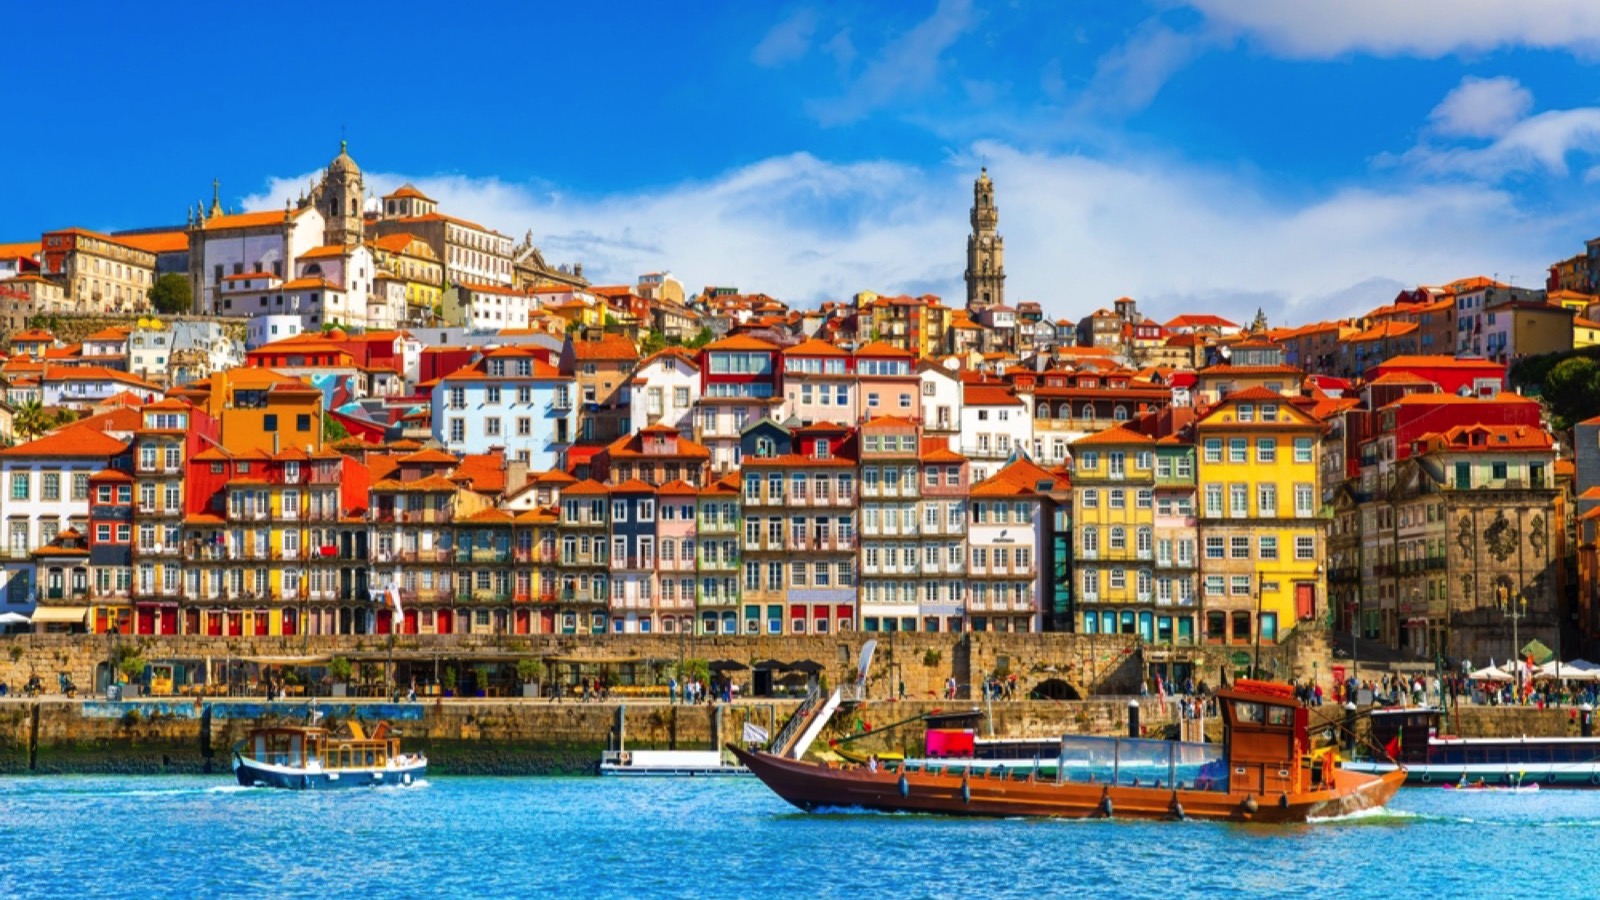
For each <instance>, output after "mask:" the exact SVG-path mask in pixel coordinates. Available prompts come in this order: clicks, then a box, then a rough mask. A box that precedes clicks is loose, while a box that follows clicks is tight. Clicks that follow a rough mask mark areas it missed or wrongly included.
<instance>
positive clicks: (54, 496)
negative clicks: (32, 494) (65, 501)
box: [39, 472, 61, 500]
mask: <svg viewBox="0 0 1600 900" xmlns="http://www.w3.org/2000/svg"><path fill="white" fill-rule="evenodd" d="M39 494H40V497H41V499H44V500H60V499H61V475H60V473H58V472H46V473H44V476H43V482H42V483H41V484H40V487H39Z"/></svg>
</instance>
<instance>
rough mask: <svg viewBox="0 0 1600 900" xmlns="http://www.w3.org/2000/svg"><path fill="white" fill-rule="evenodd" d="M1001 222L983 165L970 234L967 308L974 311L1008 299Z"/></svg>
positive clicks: (975, 187) (975, 188) (974, 189)
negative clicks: (996, 229) (999, 230)
mask: <svg viewBox="0 0 1600 900" xmlns="http://www.w3.org/2000/svg"><path fill="white" fill-rule="evenodd" d="M999 224H1000V211H999V210H998V209H996V208H995V205H994V182H992V181H990V180H989V170H988V168H984V169H982V170H980V171H979V172H978V180H977V181H976V182H974V183H973V185H972V234H971V235H969V236H968V237H967V274H966V279H967V309H969V310H971V311H972V312H973V313H980V312H982V311H984V310H986V309H988V308H989V307H991V306H1001V305H1004V303H1005V302H1006V242H1005V238H1003V237H1001V236H1000V235H999V234H997V233H995V228H996V227H997V226H998V225H999Z"/></svg>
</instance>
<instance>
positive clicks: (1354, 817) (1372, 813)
mask: <svg viewBox="0 0 1600 900" xmlns="http://www.w3.org/2000/svg"><path fill="white" fill-rule="evenodd" d="M1421 818H1424V816H1422V815H1420V814H1418V813H1414V812H1411V811H1409V810H1404V809H1390V808H1388V807H1387V806H1376V807H1373V808H1371V809H1362V810H1357V811H1356V812H1352V813H1342V814H1340V815H1337V816H1312V817H1310V818H1308V819H1306V821H1307V822H1309V823H1311V824H1313V825H1330V824H1332V825H1342V824H1347V823H1349V824H1365V825H1389V824H1393V823H1395V822H1408V821H1412V820H1416V819H1421Z"/></svg>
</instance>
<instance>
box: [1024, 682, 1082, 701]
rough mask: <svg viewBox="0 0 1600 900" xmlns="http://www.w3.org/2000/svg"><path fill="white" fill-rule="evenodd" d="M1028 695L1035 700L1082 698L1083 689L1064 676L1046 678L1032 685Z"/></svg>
mask: <svg viewBox="0 0 1600 900" xmlns="http://www.w3.org/2000/svg"><path fill="white" fill-rule="evenodd" d="M1028 693H1029V696H1031V697H1032V698H1033V699H1035V700H1082V699H1083V691H1081V690H1079V688H1078V686H1077V685H1075V684H1073V683H1071V682H1069V681H1067V680H1066V679H1064V678H1046V679H1045V680H1044V681H1041V682H1039V683H1038V684H1037V685H1034V688H1033V690H1032V691H1029V692H1028Z"/></svg>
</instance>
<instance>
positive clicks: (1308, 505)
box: [1294, 484, 1316, 519]
mask: <svg viewBox="0 0 1600 900" xmlns="http://www.w3.org/2000/svg"><path fill="white" fill-rule="evenodd" d="M1294 514H1295V517H1296V518H1300V519H1309V518H1311V517H1312V516H1314V515H1316V494H1315V493H1314V492H1313V489H1312V487H1311V485H1309V484H1297V485H1295V486H1294Z"/></svg>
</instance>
